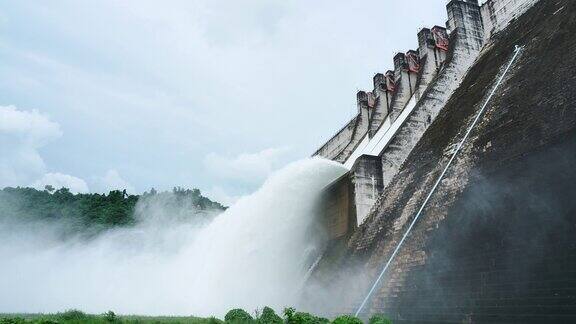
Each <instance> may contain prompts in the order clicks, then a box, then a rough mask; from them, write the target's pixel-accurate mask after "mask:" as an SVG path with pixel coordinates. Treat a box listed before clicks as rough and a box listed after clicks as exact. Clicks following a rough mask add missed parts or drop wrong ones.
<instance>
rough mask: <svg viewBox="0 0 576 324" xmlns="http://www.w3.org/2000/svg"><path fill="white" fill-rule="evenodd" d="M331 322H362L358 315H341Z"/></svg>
mask: <svg viewBox="0 0 576 324" xmlns="http://www.w3.org/2000/svg"><path fill="white" fill-rule="evenodd" d="M332 323H333V324H363V323H362V321H361V320H360V319H359V318H358V317H354V316H351V315H342V316H339V317H337V318H336V319H335V320H334V321H332Z"/></svg>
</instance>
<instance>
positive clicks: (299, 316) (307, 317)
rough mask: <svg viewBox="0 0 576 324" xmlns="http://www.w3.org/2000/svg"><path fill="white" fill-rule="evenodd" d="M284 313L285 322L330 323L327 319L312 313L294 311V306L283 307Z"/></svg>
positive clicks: (298, 323) (301, 323)
mask: <svg viewBox="0 0 576 324" xmlns="http://www.w3.org/2000/svg"><path fill="white" fill-rule="evenodd" d="M284 315H285V316H286V323H288V324H324V323H330V321H329V320H327V319H326V318H322V317H316V316H314V315H311V314H308V313H304V312H296V310H295V309H294V308H286V309H284Z"/></svg>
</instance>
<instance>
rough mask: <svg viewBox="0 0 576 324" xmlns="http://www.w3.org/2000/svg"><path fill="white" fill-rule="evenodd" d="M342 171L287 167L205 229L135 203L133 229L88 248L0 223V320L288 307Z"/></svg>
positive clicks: (31, 227)
mask: <svg viewBox="0 0 576 324" xmlns="http://www.w3.org/2000/svg"><path fill="white" fill-rule="evenodd" d="M344 172H345V170H343V168H342V167H341V166H339V165H338V164H336V163H333V162H329V161H325V160H321V159H307V160H303V161H299V162H295V163H293V164H291V165H289V166H287V167H286V168H284V169H282V170H280V171H278V172H276V173H275V174H273V175H272V176H271V177H270V178H269V179H268V180H266V182H265V183H264V184H263V186H262V187H261V188H260V189H259V190H258V191H256V192H255V193H253V194H252V195H250V196H246V197H244V198H242V199H240V200H239V201H238V202H237V203H236V204H235V205H233V206H231V207H230V208H229V209H228V210H227V211H225V212H224V213H222V214H220V215H218V216H216V217H215V218H214V220H213V221H211V222H210V223H207V224H206V222H204V223H203V222H202V221H190V220H189V219H188V220H186V219H184V218H183V217H178V214H179V213H180V212H181V211H174V210H166V209H165V208H164V207H163V206H164V205H163V204H162V202H161V201H153V200H150V201H140V202H139V203H138V205H137V216H138V217H139V219H141V222H140V223H139V224H138V225H137V226H135V227H131V228H122V229H116V230H111V231H108V232H105V233H103V234H101V235H99V236H98V237H96V238H94V239H90V240H81V239H75V240H63V239H62V238H61V237H60V236H59V233H60V231H59V226H60V225H58V224H40V223H15V222H13V221H8V220H3V221H0V260H2V266H0V291H1V292H2V293H0V312H57V311H64V310H66V309H70V308H77V309H81V310H83V311H86V312H91V313H102V312H105V311H107V310H114V311H115V312H118V313H123V314H170V315H175V314H179V315H202V316H205V315H216V316H222V315H223V314H224V313H225V312H226V311H227V310H229V309H231V308H234V307H242V308H244V309H246V310H248V311H253V310H254V309H256V308H261V307H263V306H265V305H269V306H272V307H274V308H276V309H277V310H281V309H282V307H284V306H291V305H293V304H294V303H295V302H296V297H297V291H296V290H297V287H298V286H299V284H300V283H301V280H302V278H303V276H304V274H305V272H306V266H305V263H306V262H308V259H309V257H310V251H313V250H315V249H318V248H319V246H318V244H319V238H320V237H321V235H322V234H321V233H318V232H317V230H316V229H315V227H314V219H315V217H316V216H315V215H314V208H315V204H316V202H317V199H318V196H319V194H320V192H321V189H322V188H323V187H324V186H326V185H327V184H329V183H330V182H331V181H332V180H334V179H335V178H337V177H339V176H340V175H342V174H343V173H344ZM0 212H1V211H0ZM175 216H176V217H175ZM0 219H1V218H0Z"/></svg>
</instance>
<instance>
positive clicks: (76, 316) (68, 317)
mask: <svg viewBox="0 0 576 324" xmlns="http://www.w3.org/2000/svg"><path fill="white" fill-rule="evenodd" d="M57 316H58V317H59V318H60V319H62V320H64V321H74V322H85V321H86V320H87V318H88V315H86V313H84V312H82V311H79V310H77V309H71V310H67V311H65V312H64V313H58V314H57Z"/></svg>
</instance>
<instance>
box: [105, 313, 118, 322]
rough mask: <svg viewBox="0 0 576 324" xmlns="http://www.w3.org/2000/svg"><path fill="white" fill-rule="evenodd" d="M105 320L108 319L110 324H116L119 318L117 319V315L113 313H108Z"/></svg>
mask: <svg viewBox="0 0 576 324" xmlns="http://www.w3.org/2000/svg"><path fill="white" fill-rule="evenodd" d="M104 318H105V319H106V321H108V322H110V323H114V322H116V320H117V318H116V314H114V312H113V311H108V312H106V313H105V314H104Z"/></svg>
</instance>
